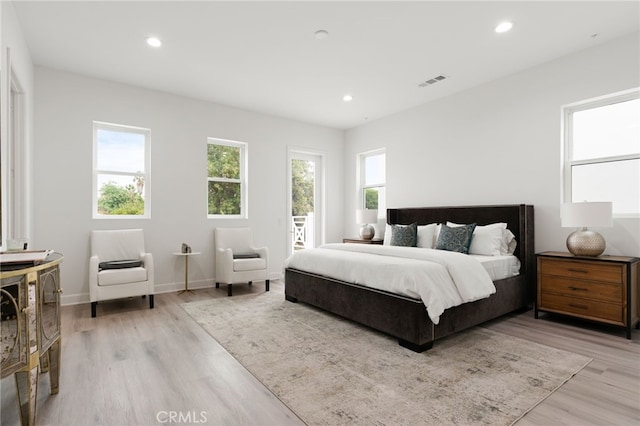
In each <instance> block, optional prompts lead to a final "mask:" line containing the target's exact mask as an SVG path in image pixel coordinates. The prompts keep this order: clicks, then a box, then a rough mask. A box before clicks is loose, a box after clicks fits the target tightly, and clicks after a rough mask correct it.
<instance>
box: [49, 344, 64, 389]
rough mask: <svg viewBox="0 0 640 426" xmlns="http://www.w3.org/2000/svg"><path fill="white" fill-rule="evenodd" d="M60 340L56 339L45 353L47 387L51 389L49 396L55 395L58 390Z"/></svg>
mask: <svg viewBox="0 0 640 426" xmlns="http://www.w3.org/2000/svg"><path fill="white" fill-rule="evenodd" d="M60 340H61V339H58V340H57V341H56V342H55V343H53V344H52V345H51V347H50V348H49V350H48V351H47V358H48V359H49V385H50V389H51V395H55V394H57V393H58V391H59V390H60V352H61V350H60V349H61V346H62V345H61V341H60Z"/></svg>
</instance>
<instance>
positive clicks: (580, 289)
mask: <svg viewBox="0 0 640 426" xmlns="http://www.w3.org/2000/svg"><path fill="white" fill-rule="evenodd" d="M569 290H573V291H589V289H588V288H582V287H574V286H569Z"/></svg>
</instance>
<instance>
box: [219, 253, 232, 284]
mask: <svg viewBox="0 0 640 426" xmlns="http://www.w3.org/2000/svg"><path fill="white" fill-rule="evenodd" d="M215 253H216V270H215V276H216V282H222V283H228V282H229V281H231V275H232V273H233V250H231V249H229V248H218V249H216V252H215Z"/></svg>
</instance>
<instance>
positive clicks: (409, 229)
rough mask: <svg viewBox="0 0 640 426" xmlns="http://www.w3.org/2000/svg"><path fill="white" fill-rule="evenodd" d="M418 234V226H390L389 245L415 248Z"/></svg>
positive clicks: (415, 224) (413, 224)
mask: <svg viewBox="0 0 640 426" xmlns="http://www.w3.org/2000/svg"><path fill="white" fill-rule="evenodd" d="M417 234H418V224H417V223H412V224H411V225H391V245H392V246H402V247H415V246H416V240H417Z"/></svg>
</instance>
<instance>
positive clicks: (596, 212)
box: [560, 201, 613, 228]
mask: <svg viewBox="0 0 640 426" xmlns="http://www.w3.org/2000/svg"><path fill="white" fill-rule="evenodd" d="M612 210H613V204H612V203H611V202H608V201H606V202H593V203H588V202H584V203H565V204H563V205H562V207H561V208H560V220H561V223H562V227H564V228H586V227H592V226H596V227H610V226H613V222H612Z"/></svg>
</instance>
